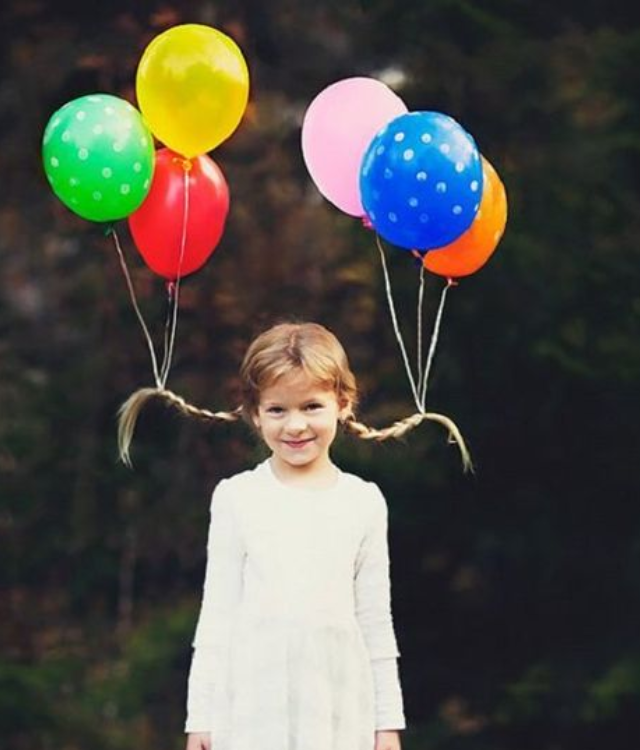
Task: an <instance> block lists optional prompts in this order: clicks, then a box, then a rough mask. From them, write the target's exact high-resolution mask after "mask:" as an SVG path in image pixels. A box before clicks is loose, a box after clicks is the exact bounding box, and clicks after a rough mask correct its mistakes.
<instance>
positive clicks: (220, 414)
mask: <svg viewBox="0 0 640 750" xmlns="http://www.w3.org/2000/svg"><path fill="white" fill-rule="evenodd" d="M152 398H161V399H163V400H164V401H166V402H167V403H168V404H170V405H171V406H173V407H174V408H175V409H177V410H178V411H179V412H181V413H182V414H184V415H185V416H187V417H197V418H198V419H204V420H207V421H218V422H237V421H238V420H239V419H240V418H241V416H242V411H243V409H242V407H241V406H239V407H238V408H237V409H234V411H216V412H214V411H209V409H200V408H198V407H197V406H193V404H190V403H188V402H187V401H185V400H184V398H182V396H178V394H177V393H174V392H173V391H168V390H167V389H166V388H140V389H139V390H137V391H136V392H135V393H132V394H131V396H129V398H128V399H127V400H126V401H125V402H124V404H122V406H121V407H120V409H119V410H118V456H119V458H120V460H121V461H122V463H123V464H125V465H126V466H128V467H129V468H131V466H132V462H131V455H130V449H131V442H132V440H133V433H134V431H135V428H136V423H137V421H138V416H139V415H140V412H141V411H142V408H143V407H144V405H145V404H146V403H147V402H148V401H150V400H151V399H152Z"/></svg>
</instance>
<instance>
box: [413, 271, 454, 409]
mask: <svg viewBox="0 0 640 750" xmlns="http://www.w3.org/2000/svg"><path fill="white" fill-rule="evenodd" d="M452 286H456V282H455V281H453V280H452V279H447V285H446V286H445V288H444V289H443V290H442V294H441V295H440V304H439V306H438V314H437V315H436V321H435V324H434V326H433V333H432V334H431V343H430V345H429V354H428V356H427V364H426V365H425V368H424V375H423V379H422V384H421V386H420V403H421V405H422V410H423V411H424V410H425V408H426V401H427V386H428V383H429V373H430V372H431V365H432V364H433V357H434V355H435V352H436V344H437V343H438V337H439V335H440V324H441V322H442V313H443V311H444V304H445V302H446V300H447V292H448V291H449V289H451V287H452Z"/></svg>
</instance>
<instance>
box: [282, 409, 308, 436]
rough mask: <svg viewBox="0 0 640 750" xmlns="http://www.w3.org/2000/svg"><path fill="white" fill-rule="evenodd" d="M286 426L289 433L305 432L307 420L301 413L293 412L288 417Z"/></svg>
mask: <svg viewBox="0 0 640 750" xmlns="http://www.w3.org/2000/svg"><path fill="white" fill-rule="evenodd" d="M285 426H286V429H287V431H288V432H304V430H305V429H306V427H307V420H306V419H305V417H304V414H302V413H301V412H297V411H292V412H290V413H289V415H288V418H287V421H286V425H285Z"/></svg>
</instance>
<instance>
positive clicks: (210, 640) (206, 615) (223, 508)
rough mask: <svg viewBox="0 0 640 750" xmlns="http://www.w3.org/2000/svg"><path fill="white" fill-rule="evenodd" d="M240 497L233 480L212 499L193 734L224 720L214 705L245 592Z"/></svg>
mask: <svg viewBox="0 0 640 750" xmlns="http://www.w3.org/2000/svg"><path fill="white" fill-rule="evenodd" d="M234 499H235V494H234V493H233V492H232V491H230V490H229V487H228V481H227V480H223V481H222V482H220V484H218V486H217V487H216V489H215V491H214V493H213V497H212V499H211V510H210V512H211V520H210V524H209V534H208V540H207V568H206V573H205V580H204V589H203V595H202V604H201V607H200V615H199V617H198V624H197V627H196V632H195V636H194V639H193V647H194V652H193V658H192V661H191V670H190V672H189V684H188V695H187V721H186V726H185V731H186V732H187V733H189V734H193V733H196V734H198V735H200V734H202V733H207V732H211V731H214V730H215V728H216V726H217V724H218V722H217V719H216V717H215V715H214V713H213V711H212V707H215V705H216V701H215V699H214V698H215V690H216V686H217V685H218V684H220V683H221V682H222V681H223V680H224V678H225V673H226V667H227V661H228V648H229V636H230V632H231V627H232V620H233V614H234V612H235V610H236V608H237V606H238V604H239V603H240V599H241V596H242V578H243V569H244V557H245V551H244V548H243V544H242V541H241V536H240V533H239V531H238V528H237V521H236V518H235V512H234ZM194 742H195V740H194ZM187 747H189V746H188V745H187ZM196 747H197V745H196ZM203 747H206V745H203ZM189 750H192V748H189ZM198 750H199V748H198Z"/></svg>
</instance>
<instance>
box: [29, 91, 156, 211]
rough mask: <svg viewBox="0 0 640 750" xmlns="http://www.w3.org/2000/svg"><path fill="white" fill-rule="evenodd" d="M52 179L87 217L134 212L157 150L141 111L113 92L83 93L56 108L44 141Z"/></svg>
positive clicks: (46, 166) (63, 198) (143, 195)
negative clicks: (110, 93) (86, 94)
mask: <svg viewBox="0 0 640 750" xmlns="http://www.w3.org/2000/svg"><path fill="white" fill-rule="evenodd" d="M42 158H43V163H44V171H45V173H46V175H47V179H48V180H49V183H50V185H51V188H52V189H53V192H54V193H55V194H56V195H57V196H58V198H59V199H60V200H61V201H62V202H63V203H64V204H65V206H67V207H68V208H70V209H71V210H72V211H74V212H75V213H76V214H78V215H79V216H81V217H82V218H83V219H89V220H90V221H115V220H116V219H123V218H124V217H126V216H129V215H130V214H132V213H133V212H134V211H135V210H136V209H137V208H138V207H139V206H140V204H141V203H142V202H143V201H144V199H145V198H146V196H147V193H148V192H149V189H150V188H151V179H152V177H153V168H154V163H155V152H154V147H153V137H152V136H151V133H150V132H149V130H148V128H147V126H146V125H145V123H144V121H143V119H142V115H141V114H140V112H138V110H137V109H136V108H135V107H133V106H132V105H131V104H129V102H127V101H125V100H124V99H119V98H118V97H117V96H111V95H109V94H92V95H89V96H81V97H80V98H79V99H73V100H72V101H70V102H68V103H67V104H65V105H64V106H63V107H61V108H60V109H59V110H57V111H56V112H54V114H53V115H52V116H51V119H50V120H49V122H48V123H47V127H46V128H45V131H44V137H43V142H42Z"/></svg>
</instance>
